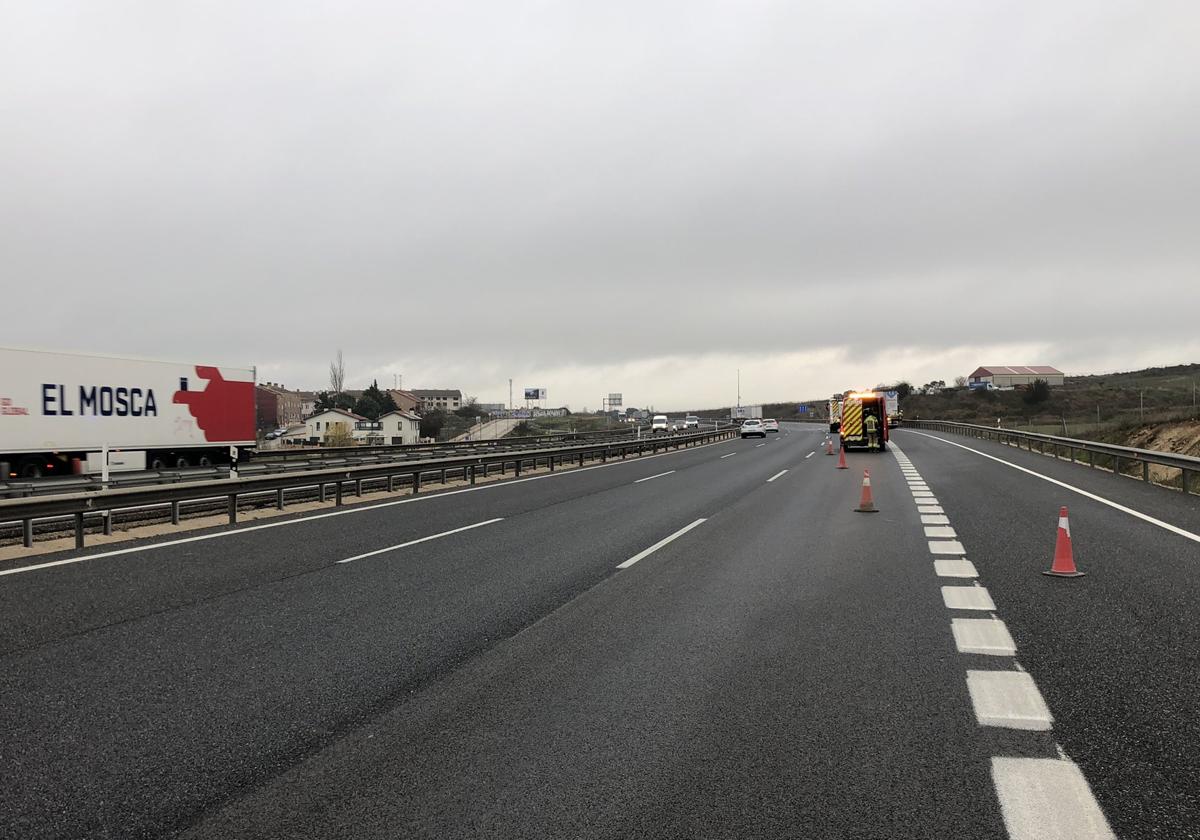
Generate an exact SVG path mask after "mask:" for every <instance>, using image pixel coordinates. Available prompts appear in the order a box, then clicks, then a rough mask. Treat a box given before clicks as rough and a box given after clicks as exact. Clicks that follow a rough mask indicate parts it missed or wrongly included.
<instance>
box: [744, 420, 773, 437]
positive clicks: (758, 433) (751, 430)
mask: <svg viewBox="0 0 1200 840" xmlns="http://www.w3.org/2000/svg"><path fill="white" fill-rule="evenodd" d="M741 432H742V439H743V440H745V439H746V438H748V437H760V438H765V437H766V436H767V430H766V428H765V427H764V426H763V421H761V420H757V419H755V420H747V421H745V422H744V423H742V429H741Z"/></svg>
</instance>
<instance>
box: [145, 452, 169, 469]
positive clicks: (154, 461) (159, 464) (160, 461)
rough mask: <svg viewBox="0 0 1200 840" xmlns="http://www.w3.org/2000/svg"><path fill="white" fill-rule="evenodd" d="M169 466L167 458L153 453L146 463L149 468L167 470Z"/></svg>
mask: <svg viewBox="0 0 1200 840" xmlns="http://www.w3.org/2000/svg"><path fill="white" fill-rule="evenodd" d="M166 468H167V459H166V458H164V457H163V456H162V455H157V454H156V455H153V456H151V458H150V461H149V462H148V463H147V464H146V469H148V470H165V469H166Z"/></svg>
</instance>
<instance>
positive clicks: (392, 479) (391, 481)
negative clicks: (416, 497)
mask: <svg viewBox="0 0 1200 840" xmlns="http://www.w3.org/2000/svg"><path fill="white" fill-rule="evenodd" d="M388 492H389V493H395V492H396V476H394V475H390V474H389V475H388Z"/></svg>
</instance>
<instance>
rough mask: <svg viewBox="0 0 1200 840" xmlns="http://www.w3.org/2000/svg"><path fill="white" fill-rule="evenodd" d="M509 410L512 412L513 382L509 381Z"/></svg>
mask: <svg viewBox="0 0 1200 840" xmlns="http://www.w3.org/2000/svg"><path fill="white" fill-rule="evenodd" d="M508 410H509V411H512V380H511V379H510V380H508Z"/></svg>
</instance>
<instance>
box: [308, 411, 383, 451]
mask: <svg viewBox="0 0 1200 840" xmlns="http://www.w3.org/2000/svg"><path fill="white" fill-rule="evenodd" d="M370 422H371V421H370V420H368V419H367V418H366V417H360V416H359V415H357V414H354V413H353V412H350V411H345V410H343V409H340V408H329V409H326V410H325V411H321V412H318V413H317V414H314V415H313V416H312V417H309V418H306V419H305V421H304V427H305V436H306V437H307V438H308V442H309V443H321V442H322V441H324V440H325V438H326V437H327V436H329V435H330V434H331V433H332V434H337V435H339V436H341V435H350V436H351V437H354V438H355V439H357V438H358V435H357V434H355V427H356V426H357V425H358V424H359V423H370Z"/></svg>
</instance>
